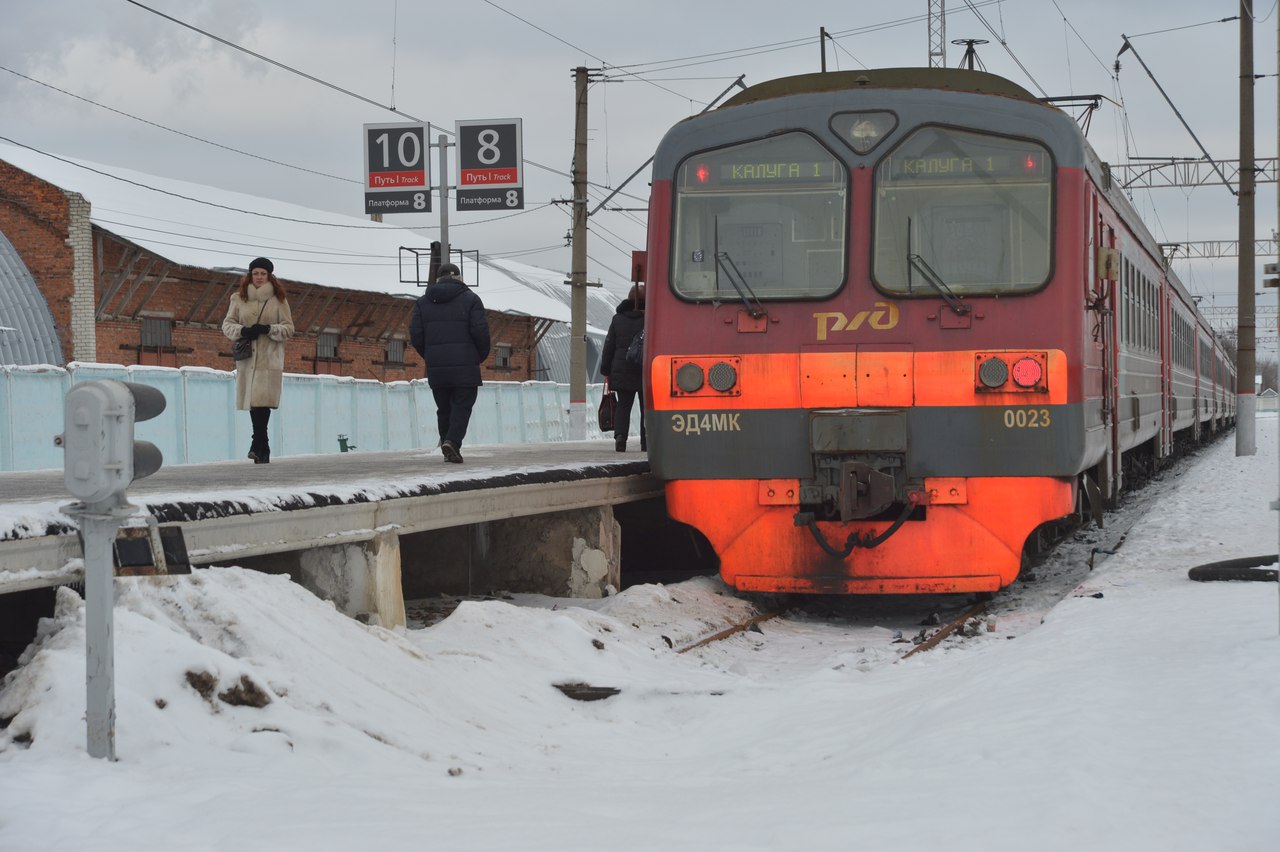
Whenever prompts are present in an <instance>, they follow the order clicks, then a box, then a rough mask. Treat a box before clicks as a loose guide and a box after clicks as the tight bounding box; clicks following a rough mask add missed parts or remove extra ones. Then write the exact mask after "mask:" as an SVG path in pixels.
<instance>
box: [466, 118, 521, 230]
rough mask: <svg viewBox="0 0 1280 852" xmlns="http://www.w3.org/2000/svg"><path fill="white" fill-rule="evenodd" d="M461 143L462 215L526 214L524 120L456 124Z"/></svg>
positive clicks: (511, 119)
mask: <svg viewBox="0 0 1280 852" xmlns="http://www.w3.org/2000/svg"><path fill="white" fill-rule="evenodd" d="M454 130H455V131H456V133H457V140H458V183H457V186H458V191H457V195H458V207H457V209H458V212H459V213H462V212H465V211H468V210H523V209H524V170H523V166H522V164H523V162H524V157H523V153H522V151H521V145H522V141H521V119H518V118H496V119H490V120H487V121H458V122H454Z"/></svg>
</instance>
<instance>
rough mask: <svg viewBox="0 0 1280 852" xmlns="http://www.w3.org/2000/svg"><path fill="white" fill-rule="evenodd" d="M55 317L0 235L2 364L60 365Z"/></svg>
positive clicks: (11, 246)
mask: <svg viewBox="0 0 1280 852" xmlns="http://www.w3.org/2000/svg"><path fill="white" fill-rule="evenodd" d="M61 363H62V346H61V345H60V344H59V342H58V330H57V327H56V326H55V325H54V323H53V314H52V313H50V311H49V304H48V302H46V301H45V298H44V295H43V294H42V293H41V292H40V288H39V287H38V286H36V280H35V278H34V277H32V275H31V270H29V269H27V265H26V264H25V263H23V262H22V258H21V257H20V256H19V255H18V250H17V249H15V248H14V247H13V243H11V242H9V238H8V237H6V236H5V235H4V233H2V232H0V364H22V365H25V364H55V365H58V364H61Z"/></svg>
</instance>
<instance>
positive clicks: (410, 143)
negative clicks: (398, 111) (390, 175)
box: [373, 133, 422, 169]
mask: <svg viewBox="0 0 1280 852" xmlns="http://www.w3.org/2000/svg"><path fill="white" fill-rule="evenodd" d="M373 141H374V144H375V145H376V146H377V148H378V149H379V150H380V151H381V152H382V168H384V169H391V168H405V169H411V168H413V167H414V166H416V165H417V164H418V162H419V161H420V160H421V159H422V140H421V139H419V138H418V134H416V133H401V134H399V139H398V140H397V141H396V158H397V159H396V162H395V163H392V162H391V134H390V133H380V134H378V135H377V136H375V137H373Z"/></svg>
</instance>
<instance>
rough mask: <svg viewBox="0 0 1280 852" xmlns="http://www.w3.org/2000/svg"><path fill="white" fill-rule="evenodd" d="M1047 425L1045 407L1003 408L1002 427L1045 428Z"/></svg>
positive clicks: (1048, 423) (1047, 417)
mask: <svg viewBox="0 0 1280 852" xmlns="http://www.w3.org/2000/svg"><path fill="white" fill-rule="evenodd" d="M1049 426H1050V421H1049V409H1047V408H1006V409H1005V410H1004V428H1006V429H1047V428H1048V427H1049Z"/></svg>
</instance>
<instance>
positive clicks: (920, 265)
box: [907, 216, 970, 316]
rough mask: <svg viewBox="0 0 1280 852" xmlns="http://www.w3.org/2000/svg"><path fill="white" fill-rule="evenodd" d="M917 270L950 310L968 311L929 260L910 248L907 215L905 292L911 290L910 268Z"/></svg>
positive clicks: (962, 313) (959, 313)
mask: <svg viewBox="0 0 1280 852" xmlns="http://www.w3.org/2000/svg"><path fill="white" fill-rule="evenodd" d="M913 269H915V270H918V271H919V272H920V275H921V277H923V278H924V280H925V281H926V282H928V284H929V286H930V287H932V288H933V289H934V290H937V291H938V295H939V296H941V297H942V300H943V301H944V302H946V303H947V306H948V307H949V308H951V310H953V311H955V312H956V314H957V315H959V316H963V315H964V314H967V313H969V310H970V308H969V306H968V305H966V304H965V303H964V302H962V301H960V297H959V296H957V295H956V294H955V292H954V291H953V290H952V289H951V288H950V287H948V286H947V282H945V281H943V280H942V276H941V275H939V274H938V273H937V272H935V271H934V269H933V267H932V266H930V265H929V261H927V260H925V259H924V258H923V257H921V256H920V255H918V254H916V253H915V252H913V251H912V250H911V217H910V216H908V217H907V292H908V293H910V292H911V270H913Z"/></svg>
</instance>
